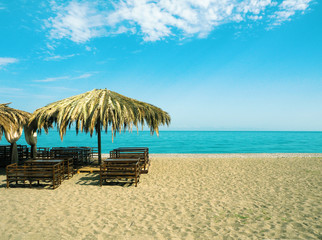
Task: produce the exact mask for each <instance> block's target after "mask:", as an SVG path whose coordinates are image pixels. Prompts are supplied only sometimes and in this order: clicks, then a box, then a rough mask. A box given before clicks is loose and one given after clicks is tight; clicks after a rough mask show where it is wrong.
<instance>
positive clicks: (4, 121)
mask: <svg viewBox="0 0 322 240" xmlns="http://www.w3.org/2000/svg"><path fill="white" fill-rule="evenodd" d="M9 104H10V103H2V104H0V140H1V138H2V134H3V133H5V136H6V139H7V141H8V142H9V143H10V144H11V162H17V161H18V151H17V144H16V141H18V139H19V138H20V136H21V133H22V127H23V126H24V125H26V124H27V123H28V120H29V118H30V116H31V114H30V113H28V112H25V111H21V110H17V109H14V108H11V107H8V105H9Z"/></svg>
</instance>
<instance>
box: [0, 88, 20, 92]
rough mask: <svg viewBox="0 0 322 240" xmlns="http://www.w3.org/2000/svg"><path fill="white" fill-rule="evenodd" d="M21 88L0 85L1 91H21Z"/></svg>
mask: <svg viewBox="0 0 322 240" xmlns="http://www.w3.org/2000/svg"><path fill="white" fill-rule="evenodd" d="M22 90H23V89H22V88H11V87H0V92H1V93H13V92H21V91H22Z"/></svg>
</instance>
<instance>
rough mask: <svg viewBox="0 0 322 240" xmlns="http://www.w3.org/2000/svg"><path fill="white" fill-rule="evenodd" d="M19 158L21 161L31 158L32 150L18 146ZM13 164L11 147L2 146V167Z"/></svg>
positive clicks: (0, 160) (0, 150)
mask: <svg viewBox="0 0 322 240" xmlns="http://www.w3.org/2000/svg"><path fill="white" fill-rule="evenodd" d="M17 151H18V158H19V159H20V160H22V161H23V160H26V159H28V158H30V156H31V155H30V148H28V147H27V145H17ZM10 163H11V146H10V145H1V146H0V166H7V165H8V164H10Z"/></svg>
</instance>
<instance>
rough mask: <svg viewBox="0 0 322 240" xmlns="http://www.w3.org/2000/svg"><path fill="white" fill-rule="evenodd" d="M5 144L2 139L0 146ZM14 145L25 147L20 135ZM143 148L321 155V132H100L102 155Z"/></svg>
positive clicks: (54, 142) (71, 136)
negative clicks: (125, 148) (117, 149)
mask: <svg viewBox="0 0 322 240" xmlns="http://www.w3.org/2000/svg"><path fill="white" fill-rule="evenodd" d="M6 144H8V143H7V141H6V140H5V137H4V136H3V137H2V140H1V142H0V145H6ZM18 144H26V142H25V139H24V136H22V137H21V138H20V139H19V141H18ZM37 146H39V147H54V146H55V147H59V146H92V147H97V135H95V134H94V135H93V137H92V138H91V137H90V135H89V134H85V133H79V134H78V135H76V132H75V130H69V131H67V134H66V135H65V136H64V141H63V142H62V141H61V140H60V137H59V134H58V132H57V131H56V130H51V131H50V132H49V134H48V135H46V134H45V133H44V132H42V134H41V135H38V143H37ZM129 146H147V147H149V148H150V152H151V153H322V132H274V131H272V132H269V131H161V132H160V136H159V137H157V136H156V134H154V135H153V136H151V135H150V132H148V131H139V132H138V133H137V132H136V131H135V132H132V133H129V132H122V133H121V134H117V135H116V137H114V142H113V143H112V137H111V133H110V132H108V133H107V134H106V133H105V132H102V152H103V153H108V152H109V151H110V150H111V149H113V148H117V147H129Z"/></svg>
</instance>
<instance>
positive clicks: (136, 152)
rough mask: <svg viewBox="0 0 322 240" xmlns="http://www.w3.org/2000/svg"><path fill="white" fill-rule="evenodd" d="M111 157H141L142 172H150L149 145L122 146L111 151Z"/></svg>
mask: <svg viewBox="0 0 322 240" xmlns="http://www.w3.org/2000/svg"><path fill="white" fill-rule="evenodd" d="M110 158H120V159H137V158H139V159H140V163H141V166H142V169H141V173H148V171H149V166H150V159H149V148H147V147H121V148H116V149H113V150H112V151H110Z"/></svg>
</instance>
